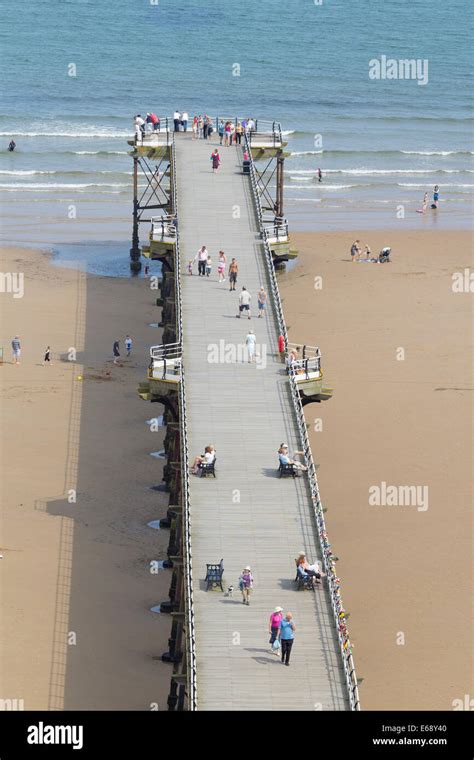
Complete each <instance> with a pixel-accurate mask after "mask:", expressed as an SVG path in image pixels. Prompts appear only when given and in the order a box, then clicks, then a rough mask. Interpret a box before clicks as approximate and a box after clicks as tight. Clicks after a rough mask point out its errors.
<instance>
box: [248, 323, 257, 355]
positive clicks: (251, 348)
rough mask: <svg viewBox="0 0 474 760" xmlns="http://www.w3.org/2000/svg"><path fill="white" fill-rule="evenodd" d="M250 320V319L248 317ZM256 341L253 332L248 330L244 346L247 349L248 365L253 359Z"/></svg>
mask: <svg viewBox="0 0 474 760" xmlns="http://www.w3.org/2000/svg"><path fill="white" fill-rule="evenodd" d="M249 319H250V317H249ZM256 342H257V339H256V337H255V335H254V332H253V330H249V331H248V333H247V337H246V338H245V345H246V347H247V354H248V357H249V358H248V363H249V364H251V363H252V362H253V361H254V359H255V345H256Z"/></svg>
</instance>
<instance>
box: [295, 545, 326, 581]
mask: <svg viewBox="0 0 474 760" xmlns="http://www.w3.org/2000/svg"><path fill="white" fill-rule="evenodd" d="M296 567H297V569H298V572H303V573H305V574H306V575H307V576H309V577H310V578H312V579H313V585H315V584H316V585H320V583H321V578H325V577H326V573H323V571H322V568H321V566H320V564H319V562H313V563H312V564H310V563H309V562H308V560H307V559H306V554H305V552H300V553H299V554H298V557H297V560H296ZM300 568H301V571H300Z"/></svg>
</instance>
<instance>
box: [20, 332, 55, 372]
mask: <svg viewBox="0 0 474 760" xmlns="http://www.w3.org/2000/svg"><path fill="white" fill-rule="evenodd" d="M11 345H12V364H16V365H18V364H19V363H20V358H21V341H20V338H19V337H18V335H15V337H14V338H13V339H12V344H11ZM41 363H42V365H43V367H44V366H45V364H51V348H50V346H46V348H45V351H44V354H43V361H42V362H41Z"/></svg>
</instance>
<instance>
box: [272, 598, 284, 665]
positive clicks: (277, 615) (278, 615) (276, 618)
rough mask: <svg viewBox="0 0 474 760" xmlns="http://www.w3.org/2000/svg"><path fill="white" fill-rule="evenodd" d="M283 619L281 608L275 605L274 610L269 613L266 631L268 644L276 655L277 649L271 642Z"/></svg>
mask: <svg viewBox="0 0 474 760" xmlns="http://www.w3.org/2000/svg"><path fill="white" fill-rule="evenodd" d="M282 620H283V608H282V607H275V611H274V612H272V614H271V615H270V620H269V623H268V633H269V634H270V642H269V643H270V646H271V647H272V653H273V654H276V655H278V650H277V649H273V642H274V641H275V639H277V638H278V631H279V630H280V626H281V621H282Z"/></svg>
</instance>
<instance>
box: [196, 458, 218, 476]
mask: <svg viewBox="0 0 474 760" xmlns="http://www.w3.org/2000/svg"><path fill="white" fill-rule="evenodd" d="M215 468H216V460H215V458H214V461H213V462H202V463H201V464H200V465H199V470H200V473H201V475H200V476H201V478H207V476H208V475H213V476H214V477H216V473H215Z"/></svg>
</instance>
